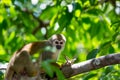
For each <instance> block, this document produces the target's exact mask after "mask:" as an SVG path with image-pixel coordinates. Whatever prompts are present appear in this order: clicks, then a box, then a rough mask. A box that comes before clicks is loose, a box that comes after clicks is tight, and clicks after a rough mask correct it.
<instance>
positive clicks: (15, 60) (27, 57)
mask: <svg viewBox="0 0 120 80" xmlns="http://www.w3.org/2000/svg"><path fill="white" fill-rule="evenodd" d="M65 42H66V38H65V37H64V36H63V35H62V34H55V35H53V36H52V37H50V38H49V39H48V40H44V41H38V42H32V43H29V44H27V45H25V46H23V47H22V48H21V49H20V50H18V51H16V52H15V53H14V54H13V56H12V58H11V60H10V62H9V64H8V67H7V70H6V73H5V80H13V77H14V75H15V74H17V75H21V74H25V73H26V74H27V76H29V77H33V76H36V75H37V74H38V70H37V68H36V66H35V65H34V64H33V62H32V60H31V55H33V54H35V53H37V52H40V51H42V52H41V54H40V57H41V60H46V59H52V60H55V61H57V59H58V57H59V54H60V52H61V51H62V49H63V48H64V46H65ZM48 51H50V52H51V54H50V53H49V54H48Z"/></svg>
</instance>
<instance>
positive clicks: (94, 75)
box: [0, 0, 120, 80]
mask: <svg viewBox="0 0 120 80" xmlns="http://www.w3.org/2000/svg"><path fill="white" fill-rule="evenodd" d="M56 33H62V34H64V35H65V36H66V38H67V43H66V46H65V50H64V51H63V52H62V55H67V56H68V57H69V58H70V59H73V58H75V57H76V58H77V60H76V62H81V61H85V60H88V59H91V58H96V57H99V56H102V55H107V54H113V53H116V52H119V51H120V1H119V0H0V62H1V63H0V64H6V63H7V62H8V61H9V60H10V57H11V55H12V54H13V53H14V52H15V51H16V50H18V49H19V48H20V47H22V46H23V45H24V44H27V43H29V42H33V41H38V40H44V39H48V37H50V36H51V35H53V34H56ZM62 55H61V57H60V59H59V63H63V62H64V61H65V59H64V57H63V56H62ZM0 66H1V65H0ZM0 77H1V79H2V78H3V72H2V71H0ZM72 79H73V80H88V79H89V80H93V79H94V80H119V79H120V65H119V64H118V65H111V66H108V67H104V68H102V69H98V70H94V71H91V72H87V73H83V74H80V75H77V76H75V77H73V78H72Z"/></svg>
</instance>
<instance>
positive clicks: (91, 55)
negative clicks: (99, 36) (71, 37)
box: [87, 49, 99, 60]
mask: <svg viewBox="0 0 120 80" xmlns="http://www.w3.org/2000/svg"><path fill="white" fill-rule="evenodd" d="M98 51H99V49H93V50H92V51H91V52H89V53H88V55H87V60H88V59H92V58H95V57H96V55H97V53H98Z"/></svg>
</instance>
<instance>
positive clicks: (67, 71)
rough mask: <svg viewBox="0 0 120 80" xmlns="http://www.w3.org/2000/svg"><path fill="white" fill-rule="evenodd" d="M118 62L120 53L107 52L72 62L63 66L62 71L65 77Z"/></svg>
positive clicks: (119, 61)
mask: <svg viewBox="0 0 120 80" xmlns="http://www.w3.org/2000/svg"><path fill="white" fill-rule="evenodd" d="M119 63H120V53H117V54H116V53H114V54H109V55H107V56H101V57H99V58H94V59H90V60H88V61H84V62H80V63H76V64H73V65H71V66H63V67H62V72H63V74H64V75H65V77H66V78H70V77H72V76H75V75H77V74H80V73H84V72H88V71H91V70H96V69H99V68H102V67H105V66H108V65H114V64H119Z"/></svg>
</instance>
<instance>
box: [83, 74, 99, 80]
mask: <svg viewBox="0 0 120 80" xmlns="http://www.w3.org/2000/svg"><path fill="white" fill-rule="evenodd" d="M96 75H97V74H95V73H89V74H87V75H86V76H85V77H84V78H83V80H89V79H90V78H92V77H95V76H96Z"/></svg>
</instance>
